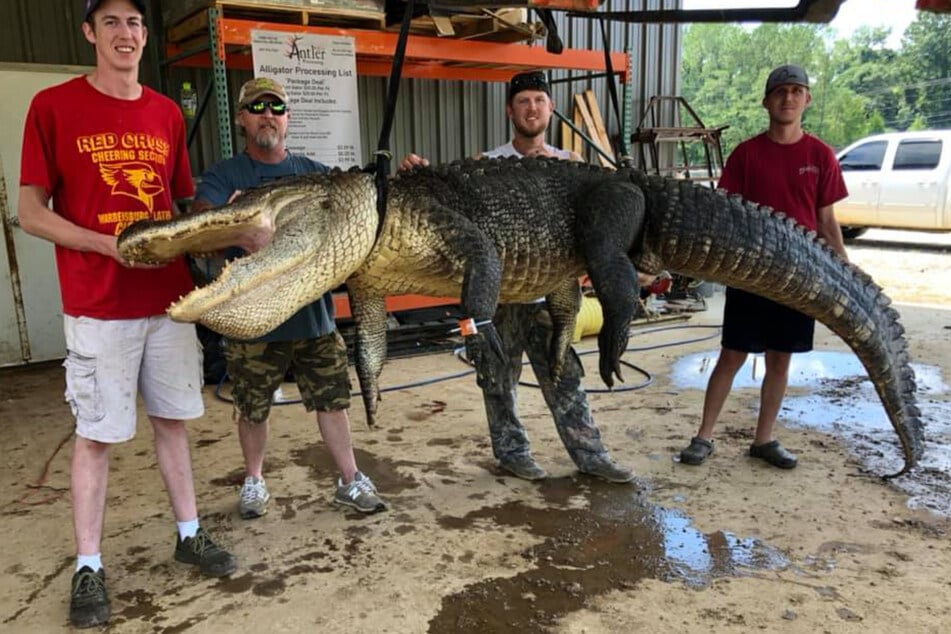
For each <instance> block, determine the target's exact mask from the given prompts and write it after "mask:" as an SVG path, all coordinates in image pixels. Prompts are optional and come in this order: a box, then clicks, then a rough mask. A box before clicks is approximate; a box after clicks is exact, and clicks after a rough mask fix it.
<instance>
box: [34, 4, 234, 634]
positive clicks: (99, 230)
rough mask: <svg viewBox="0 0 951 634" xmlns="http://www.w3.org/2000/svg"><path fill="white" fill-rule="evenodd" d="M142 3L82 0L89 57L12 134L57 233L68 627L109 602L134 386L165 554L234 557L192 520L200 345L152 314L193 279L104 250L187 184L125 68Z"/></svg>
mask: <svg viewBox="0 0 951 634" xmlns="http://www.w3.org/2000/svg"><path fill="white" fill-rule="evenodd" d="M145 5H146V3H145V2H144V0H86V2H85V14H84V15H85V22H84V23H83V25H82V28H83V33H84V35H85V36H86V39H87V40H88V41H89V43H90V44H92V45H93V46H94V47H95V50H96V69H95V70H94V71H93V72H92V73H90V74H89V75H86V76H82V77H77V78H75V79H72V80H70V81H67V82H65V83H63V84H60V85H58V86H54V87H52V88H49V89H46V90H43V91H41V92H40V93H38V94H37V95H36V96H35V97H34V99H33V102H32V103H31V105H30V110H29V112H28V113H27V118H26V124H25V128H24V134H23V151H22V157H21V170H20V174H21V175H20V202H19V208H18V213H19V217H20V222H21V224H22V226H23V229H24V230H25V231H27V232H28V233H30V234H33V235H35V236H38V237H40V238H44V239H46V240H49V241H50V242H53V243H54V244H55V245H56V265H57V270H58V273H59V281H60V288H61V292H62V300H63V313H64V328H65V332H66V347H67V356H66V361H65V363H64V364H63V365H64V367H65V368H66V398H67V400H68V401H69V404H70V407H71V408H72V411H73V415H74V416H75V418H76V441H75V445H74V449H73V460H72V467H71V471H70V486H71V492H72V501H73V527H74V531H75V537H76V549H77V562H76V573H75V574H74V575H73V579H72V590H71V596H70V611H69V617H70V622H71V623H72V624H73V625H74V626H76V627H92V626H95V625H99V624H102V623H105V622H106V621H108V619H109V616H110V606H109V598H108V595H107V593H106V587H105V574H104V572H103V568H102V559H101V555H100V542H101V539H102V525H103V517H104V515H105V507H106V483H107V479H108V473H109V449H110V447H111V445H112V444H113V443H118V442H123V441H126V440H129V439H130V438H132V437H133V436H134V435H135V425H136V395H137V393H139V394H141V395H142V400H143V402H144V404H145V410H146V413H147V414H148V416H149V420H150V421H151V423H152V428H153V430H154V436H155V454H156V459H157V462H158V466H159V471H160V472H161V475H162V479H163V480H164V482H165V486H166V488H167V490H168V494H169V499H170V501H171V504H172V510H173V512H174V515H175V519H176V521H177V524H178V535H177V539H176V546H175V559H177V560H178V561H181V562H184V563H190V564H194V565H197V566H199V568H200V569H201V572H202V573H204V574H206V575H209V576H216V577H220V576H224V575H228V574H231V573H232V572H234V570H235V569H236V567H237V563H236V561H235V558H234V557H233V556H232V555H231V554H230V553H228V552H227V551H225V550H223V549H222V548H219V547H218V546H217V545H216V544H215V543H214V542H213V541H212V540H211V538H210V537H209V536H208V534H207V533H206V532H205V531H204V530H203V529H202V528H200V527H199V523H198V511H197V507H196V503H195V489H194V484H193V481H192V467H191V457H190V455H189V445H188V436H187V433H186V430H185V425H184V421H185V420H187V419H193V418H198V417H199V416H201V415H202V414H203V413H204V405H203V402H202V395H201V386H202V368H201V360H200V354H199V352H198V350H199V347H198V341H197V337H196V335H195V328H194V325H192V324H176V323H174V322H172V321H171V320H169V319H168V318H167V317H166V316H165V309H166V308H167V307H168V305H169V304H170V303H171V302H173V301H175V300H176V299H177V298H178V297H179V296H181V295H182V294H184V293H187V292H188V291H190V290H191V289H192V282H191V279H190V276H189V273H188V269H187V267H186V265H185V262H184V261H183V260H181V259H179V260H176V261H175V262H173V263H171V264H169V265H167V266H163V267H134V266H132V265H130V263H128V262H125V261H123V260H122V258H121V257H120V256H119V254H118V252H117V250H116V237H117V236H118V234H119V233H120V232H121V231H122V229H123V228H125V227H126V226H128V225H129V224H131V223H132V222H135V221H137V220H142V219H156V220H160V219H165V218H170V217H171V216H172V214H173V213H175V205H174V200H175V199H178V198H186V197H189V196H191V195H192V193H193V186H192V181H191V170H190V168H189V165H188V154H187V150H186V147H185V125H184V121H183V119H182V115H181V113H180V112H179V110H178V108H177V106H176V105H175V103H174V102H172V101H171V100H169V99H167V98H166V97H163V96H162V95H160V94H158V93H156V92H155V91H153V90H151V89H149V88H147V87H145V86H143V85H141V84H140V83H139V81H138V69H139V62H140V60H141V58H142V49H143V47H144V46H145V43H146V38H147V32H146V27H145V23H144V16H145ZM50 201H52V203H53V208H52V209H50V208H49V206H48V205H49V203H50Z"/></svg>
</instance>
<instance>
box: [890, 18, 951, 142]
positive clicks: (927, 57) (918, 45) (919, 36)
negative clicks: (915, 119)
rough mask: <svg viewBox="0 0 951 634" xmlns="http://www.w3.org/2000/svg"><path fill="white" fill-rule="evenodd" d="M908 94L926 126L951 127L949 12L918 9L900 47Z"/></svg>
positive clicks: (950, 26) (950, 33) (917, 114)
mask: <svg viewBox="0 0 951 634" xmlns="http://www.w3.org/2000/svg"><path fill="white" fill-rule="evenodd" d="M901 61H902V68H903V69H904V70H905V71H906V73H907V75H906V77H907V78H908V79H909V80H911V81H906V84H907V86H906V89H907V91H908V96H909V98H910V99H912V100H913V102H914V115H916V116H920V117H921V118H922V120H923V121H924V124H925V128H926V129H929V128H951V15H945V14H937V13H928V12H925V11H922V12H919V14H918V17H917V18H916V19H915V21H914V22H912V23H911V24H910V25H909V26H908V29H907V30H906V31H905V34H904V37H903V38H902V48H901Z"/></svg>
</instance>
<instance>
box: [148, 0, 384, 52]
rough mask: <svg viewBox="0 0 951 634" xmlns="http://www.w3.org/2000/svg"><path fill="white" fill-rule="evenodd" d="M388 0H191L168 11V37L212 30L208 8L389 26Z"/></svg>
mask: <svg viewBox="0 0 951 634" xmlns="http://www.w3.org/2000/svg"><path fill="white" fill-rule="evenodd" d="M383 5H384V0H187V1H186V2H185V6H184V7H179V8H177V9H173V10H170V11H169V12H168V13H167V14H166V15H165V24H168V25H169V26H168V28H167V29H166V32H165V39H166V40H167V41H168V42H171V43H174V44H179V43H182V42H186V41H188V40H192V39H194V38H196V37H198V36H206V35H207V33H208V12H207V9H210V8H217V9H218V10H219V11H221V14H222V15H223V16H224V17H226V18H231V19H239V20H251V21H255V22H274V23H278V24H300V25H302V26H338V27H354V28H365V29H374V30H378V29H383V28H385V27H386V13H385V11H384V6H383Z"/></svg>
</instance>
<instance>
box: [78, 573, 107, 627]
mask: <svg viewBox="0 0 951 634" xmlns="http://www.w3.org/2000/svg"><path fill="white" fill-rule="evenodd" d="M111 612H112V610H111V609H110V607H109V595H107V594H106V572H105V571H104V570H103V569H102V568H100V569H99V570H97V571H96V572H93V570H92V568H90V567H89V566H83V567H82V568H80V569H79V570H77V571H76V574H74V575H73V589H72V592H71V593H70V597H69V622H70V624H72V626H73V627H76V628H84V627H95V626H97V625H102V624H103V623H106V622H108V621H109V616H110V614H111Z"/></svg>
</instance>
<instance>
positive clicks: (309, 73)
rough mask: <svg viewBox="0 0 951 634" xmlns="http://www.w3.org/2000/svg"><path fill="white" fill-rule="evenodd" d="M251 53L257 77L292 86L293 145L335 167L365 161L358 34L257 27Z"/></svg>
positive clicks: (289, 89)
mask: <svg viewBox="0 0 951 634" xmlns="http://www.w3.org/2000/svg"><path fill="white" fill-rule="evenodd" d="M251 53H252V58H253V61H254V76H255V77H270V78H272V79H276V80H277V81H279V82H281V83H282V84H283V85H284V88H286V89H287V96H288V98H289V100H290V104H289V105H290V113H291V114H290V121H289V122H288V134H287V148H288V149H289V150H290V151H291V152H297V153H301V154H306V155H307V156H309V157H310V158H312V159H314V160H316V161H320V162H321V163H324V164H325V165H330V166H331V167H333V166H340V167H345V168H346V167H351V166H353V165H362V164H363V156H362V152H361V149H360V148H361V147H362V146H361V144H360V117H359V109H358V102H357V71H356V68H357V62H356V55H355V53H354V43H353V38H352V37H346V36H337V35H311V34H293V33H281V32H278V31H260V30H255V31H252V32H251Z"/></svg>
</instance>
